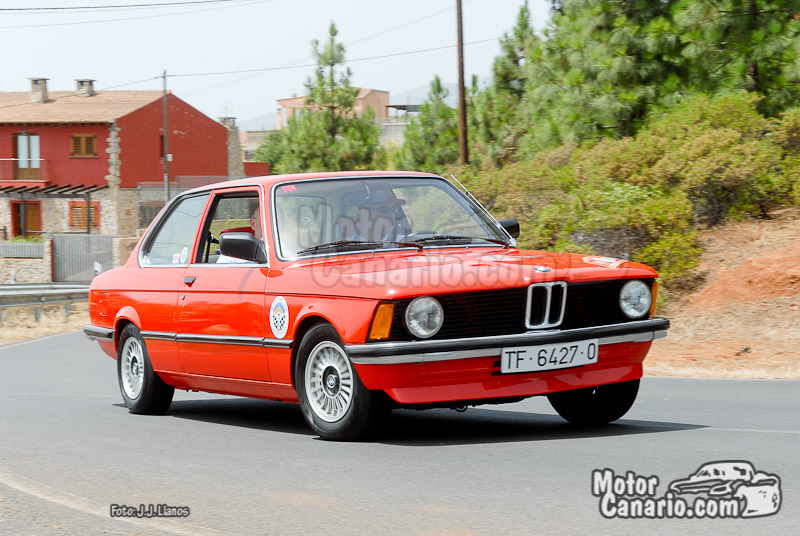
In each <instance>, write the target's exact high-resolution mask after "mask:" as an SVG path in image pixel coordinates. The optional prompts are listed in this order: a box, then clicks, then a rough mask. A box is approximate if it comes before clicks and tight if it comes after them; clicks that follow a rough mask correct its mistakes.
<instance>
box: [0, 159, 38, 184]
mask: <svg viewBox="0 0 800 536" xmlns="http://www.w3.org/2000/svg"><path fill="white" fill-rule="evenodd" d="M13 180H21V181H46V180H48V177H47V161H46V160H45V159H44V158H0V181H13Z"/></svg>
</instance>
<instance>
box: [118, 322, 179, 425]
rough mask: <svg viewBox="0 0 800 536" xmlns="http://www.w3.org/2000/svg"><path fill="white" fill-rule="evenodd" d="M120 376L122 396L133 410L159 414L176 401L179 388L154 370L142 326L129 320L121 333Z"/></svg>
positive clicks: (133, 411) (134, 411) (132, 411)
mask: <svg viewBox="0 0 800 536" xmlns="http://www.w3.org/2000/svg"><path fill="white" fill-rule="evenodd" d="M117 376H118V378H119V390H120V392H121V393H122V400H123V401H124V402H125V405H126V406H127V407H128V409H129V410H130V412H131V413H141V414H146V415H158V414H161V413H164V412H165V411H167V409H168V408H169V406H170V404H172V396H173V395H174V394H175V388H174V387H172V386H171V385H167V384H166V383H164V380H162V379H161V378H160V377H159V375H158V374H156V373H155V371H154V370H153V365H152V364H151V363H150V356H149V355H148V354H147V347H146V346H145V344H144V339H143V338H142V334H141V333H140V332H139V328H137V327H136V326H134V325H133V324H128V325H127V326H125V328H124V329H123V330H122V333H121V334H120V337H119V350H118V352H117Z"/></svg>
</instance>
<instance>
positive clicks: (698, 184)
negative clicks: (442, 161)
mask: <svg viewBox="0 0 800 536" xmlns="http://www.w3.org/2000/svg"><path fill="white" fill-rule="evenodd" d="M758 102H759V98H758V97H757V96H754V95H753V94H751V93H746V92H744V91H741V92H731V93H726V94H723V95H719V96H716V97H713V98H712V97H705V96H699V97H695V98H693V99H689V100H687V101H686V102H684V103H682V104H681V105H679V106H677V107H676V108H675V109H674V110H673V111H671V112H670V113H668V114H665V115H663V116H662V117H659V118H656V119H654V120H653V121H652V122H651V123H650V125H649V126H647V127H646V128H644V129H643V130H642V131H641V132H640V133H639V134H638V135H637V136H636V137H633V138H624V139H618V140H611V139H603V140H601V141H599V142H589V143H585V144H584V145H582V146H580V147H578V146H575V145H574V144H566V145H564V146H562V147H560V148H558V149H555V150H552V151H549V152H546V153H539V154H537V155H536V156H535V157H534V158H533V159H532V160H529V161H527V162H518V163H514V164H510V165H508V166H506V167H504V168H502V169H499V170H484V171H480V170H476V169H474V168H460V169H457V170H455V171H454V173H455V174H456V176H458V177H459V179H460V180H461V181H462V182H464V183H465V184H466V185H467V187H468V188H470V190H471V191H472V192H473V193H474V194H475V195H476V196H477V197H478V198H479V199H480V200H481V201H482V202H483V203H484V204H485V205H486V206H487V208H489V209H490V210H491V211H492V212H493V213H494V214H495V215H496V216H497V217H498V218H517V219H519V220H520V225H521V233H522V234H521V236H520V239H519V241H518V243H519V246H520V247H523V248H533V249H550V250H554V251H564V250H569V251H575V252H578V253H594V254H600V255H608V256H614V257H621V258H630V259H632V260H635V261H639V262H643V263H646V264H649V265H652V266H653V267H655V268H656V269H657V270H659V272H660V275H661V277H662V279H663V282H664V283H665V285H667V287H669V286H670V285H675V286H679V282H680V281H681V279H682V278H684V277H687V276H688V273H689V272H690V271H691V270H692V268H694V267H695V266H697V264H698V263H699V261H700V255H701V254H702V248H701V246H700V245H699V243H698V241H697V230H698V229H702V228H707V227H710V226H714V225H717V224H720V223H722V222H724V221H725V220H726V219H728V218H742V217H746V216H759V217H761V216H765V215H767V213H768V211H769V210H770V209H771V208H773V207H775V206H778V205H785V204H796V203H800V109H795V110H790V111H788V112H787V113H785V114H784V115H783V116H782V117H780V118H775V119H766V118H764V117H763V116H761V115H760V114H759V113H758V111H757V108H756V106H757V104H758Z"/></svg>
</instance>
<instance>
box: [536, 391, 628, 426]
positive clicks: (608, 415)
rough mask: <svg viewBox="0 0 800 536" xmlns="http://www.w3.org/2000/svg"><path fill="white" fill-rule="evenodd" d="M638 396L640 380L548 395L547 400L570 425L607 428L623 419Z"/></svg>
mask: <svg viewBox="0 0 800 536" xmlns="http://www.w3.org/2000/svg"><path fill="white" fill-rule="evenodd" d="M638 392H639V380H632V381H628V382H620V383H610V384H607V385H598V386H596V387H587V388H585V389H575V390H573V391H562V392H559V393H551V394H549V395H547V399H548V400H549V401H550V404H551V405H552V406H553V409H555V410H556V411H557V412H558V414H559V415H561V416H562V417H563V418H565V419H566V420H568V421H569V422H571V423H572V424H580V425H592V424H606V423H609V422H611V421H616V420H617V419H619V418H621V417H622V416H623V415H625V414H626V413H627V412H628V410H629V409H631V406H633V403H634V401H635V400H636V395H637V393H638Z"/></svg>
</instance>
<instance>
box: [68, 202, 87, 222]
mask: <svg viewBox="0 0 800 536" xmlns="http://www.w3.org/2000/svg"><path fill="white" fill-rule="evenodd" d="M83 213H84V207H81V206H80V205H72V222H71V223H72V227H86V223H85V222H84V219H83Z"/></svg>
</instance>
